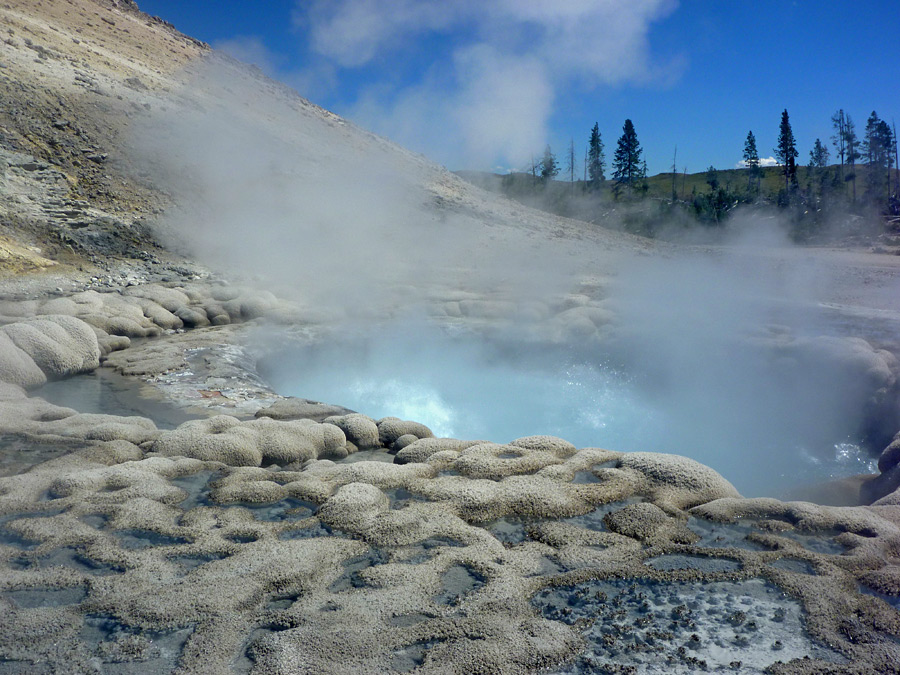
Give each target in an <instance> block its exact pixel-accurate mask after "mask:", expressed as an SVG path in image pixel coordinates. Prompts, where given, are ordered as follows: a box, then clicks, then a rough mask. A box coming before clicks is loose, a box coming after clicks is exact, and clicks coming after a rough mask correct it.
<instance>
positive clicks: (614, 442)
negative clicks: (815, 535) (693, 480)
mask: <svg viewBox="0 0 900 675" xmlns="http://www.w3.org/2000/svg"><path fill="white" fill-rule="evenodd" d="M419 337H420V339H419V340H417V339H416V338H415V337H412V336H410V337H407V336H393V337H392V338H391V339H388V340H375V341H354V340H348V341H346V342H337V343H335V342H332V343H329V344H319V345H316V346H310V347H307V348H303V349H301V350H299V351H296V352H291V353H282V354H280V355H278V356H277V357H274V358H271V359H269V360H267V361H264V363H263V370H264V371H266V372H265V374H266V375H267V377H268V378H269V380H270V382H271V383H272V385H273V387H274V388H275V389H276V390H277V391H279V393H282V394H284V395H292V396H298V397H301V398H311V399H316V400H321V401H326V402H328V403H336V404H339V405H343V406H346V407H348V408H351V409H354V410H357V411H359V412H362V413H364V414H367V415H369V416H370V417H373V418H375V419H378V418H380V417H384V416H396V417H401V418H403V419H411V420H416V421H419V422H423V423H425V424H427V425H428V426H429V427H431V429H432V430H433V431H434V433H435V435H436V436H448V437H455V438H465V439H483V440H489V441H494V442H499V443H506V442H509V441H512V440H514V439H516V438H519V437H522V436H528V435H533V434H551V435H555V436H559V437H561V438H564V439H566V440H568V441H570V442H572V443H574V444H575V445H576V446H578V447H604V448H608V449H611V450H617V451H623V452H633V451H652V452H669V453H676V454H682V455H686V456H688V457H692V458H694V459H697V460H698V461H700V462H702V463H704V464H707V465H709V466H711V467H713V468H715V469H716V470H718V471H719V472H720V473H722V474H723V475H724V476H725V477H726V478H728V479H729V480H730V481H731V482H732V483H734V485H735V486H736V487H737V488H738V489H739V490H740V491H741V492H742V493H743V494H745V495H747V496H754V495H770V496H776V495H782V494H783V493H784V492H785V491H786V490H789V489H790V488H792V487H797V486H801V485H809V484H811V483H816V482H823V481H828V480H832V479H834V478H840V477H845V476H849V475H853V474H859V473H870V472H874V470H875V468H874V463H873V458H872V457H871V456H870V455H869V453H867V451H866V450H864V449H862V448H861V447H860V445H859V443H858V442H856V440H855V439H854V438H852V437H851V434H852V433H853V432H854V429H853V428H852V425H850V424H847V425H843V426H842V425H840V424H831V425H829V424H826V423H824V422H823V421H822V420H829V421H834V420H833V419H831V418H833V417H834V416H833V415H831V409H830V408H829V407H828V405H826V404H827V403H829V402H828V401H825V402H823V406H824V407H823V409H822V410H821V419H819V418H816V417H815V416H811V415H808V414H806V413H805V411H804V414H803V415H797V416H794V415H792V413H793V412H794V411H795V410H796V408H797V406H796V405H795V406H794V407H793V408H792V407H791V406H790V405H789V403H790V398H789V393H790V392H789V393H788V394H785V393H784V392H776V391H771V392H768V393H769V394H770V395H767V390H766V389H765V383H764V384H763V385H762V386H763V388H762V389H760V390H753V391H751V392H746V391H740V392H738V393H739V396H738V397H737V399H736V400H727V393H726V392H723V391H722V389H721V388H719V387H716V388H709V389H708V390H706V389H703V390H702V391H701V392H700V394H699V395H698V393H697V392H696V391H694V392H686V393H685V395H684V396H683V397H680V396H678V395H677V394H676V395H674V396H673V395H672V394H671V392H668V393H666V394H665V395H660V393H659V391H657V390H656V389H655V388H654V387H653V386H650V384H652V383H649V382H648V381H647V379H646V378H645V377H641V376H638V375H635V374H632V373H629V372H626V371H625V370H623V369H622V368H620V367H617V366H614V365H612V364H611V362H609V361H604V360H601V359H591V358H589V357H585V355H584V354H577V353H576V352H575V351H574V350H552V351H551V350H544V351H535V350H529V351H528V353H525V352H524V351H523V350H521V349H509V348H508V346H504V347H500V346H498V345H491V344H483V343H478V344H476V342H475V341H474V340H469V339H448V338H446V337H443V338H435V337H434V336H433V335H432V336H429V337H428V339H421V336H419ZM426 343H427V346H426ZM773 387H774V385H773ZM701 389H702V388H701ZM750 398H755V399H757V400H755V401H754V402H753V404H751V403H750V402H749V399H750ZM810 405H811V404H810ZM832 407H833V406H832Z"/></svg>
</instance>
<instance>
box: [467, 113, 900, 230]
mask: <svg viewBox="0 0 900 675" xmlns="http://www.w3.org/2000/svg"><path fill="white" fill-rule="evenodd" d="M831 122H832V126H833V130H834V133H833V135H832V136H831V139H830V140H831V143H832V144H833V146H834V150H835V159H836V160H838V163H837V164H835V165H832V164H830V163H829V161H830V159H831V157H830V152H829V149H828V146H827V145H826V144H825V143H823V142H822V140H821V139H819V138H817V139H815V142H814V143H813V145H812V149H811V150H810V151H809V163H808V164H807V166H806V168H805V170H803V172H802V175H801V172H799V171H798V166H797V158H798V157H799V151H798V150H797V143H796V140H795V138H794V134H793V130H792V129H791V123H790V118H789V117H788V111H787V109H785V110H784V111H783V112H782V113H781V124H780V126H779V134H778V144H777V146H776V148H775V149H774V152H775V156H776V158H777V160H778V162H779V164H778V165H777V166H771V167H762V166H761V165H760V164H761V162H760V158H759V151H758V148H757V143H756V137H755V136H754V134H753V132H752V131H748V132H747V136H746V138H745V139H744V147H743V162H742V167H743V168H737V169H721V170H720V169H716V168H715V167H713V166H710V167H708V168H707V170H706V171H705V172H701V173H692V174H689V173H687V170H685V171H684V172H682V173H678V172H677V167H676V163H675V157H673V160H672V169H673V171H672V172H670V173H664V174H659V175H657V176H649V175H648V172H647V160H646V158H645V157H644V153H643V148H641V145H640V143H639V142H638V139H637V133H636V132H635V128H634V124H633V123H632V122H631V120H630V119H627V120H625V124H624V125H623V127H622V135H621V137H620V138H619V139H618V142H617V144H616V151H615V155H614V158H613V162H612V166H611V169H612V178H613V180H612V181H611V182H607V181H606V175H605V168H606V166H605V157H604V144H603V140H602V136H601V134H600V127H599V125H598V124H596V123H595V124H594V126H593V128H592V129H591V132H590V137H589V140H588V148H587V152H586V154H585V163H584V180H576V179H575V175H576V172H575V146H574V142H573V141H570V143H569V149H568V152H567V164H566V177H567V181H566V182H562V181H555V180H553V179H554V178H555V177H556V176H557V174H559V173H560V165H559V163H558V162H557V160H556V156H555V155H554V154H553V151H552V150H551V148H550V146H549V145H547V147H546V148H545V150H544V153H543V158H542V159H541V160H540V161H538V162H535V161H534V159H532V162H531V165H530V170H526V172H519V173H511V174H508V175H504V176H497V175H494V174H479V173H476V172H462V173H463V174H464V175H465V176H466V177H467V178H468V179H469V180H471V181H473V182H475V183H477V184H479V185H481V186H482V187H485V188H487V189H489V190H495V191H498V192H501V193H503V194H505V195H506V196H507V197H510V198H512V199H516V200H518V201H520V202H523V203H525V204H527V205H529V206H533V207H536V208H539V209H543V210H546V211H550V212H552V213H556V214H558V215H561V216H566V217H570V218H578V219H581V220H585V221H587V222H591V223H597V224H598V225H607V226H615V227H620V228H623V229H625V230H627V231H629V232H634V233H636V234H641V235H645V236H656V235H658V234H659V233H660V232H666V233H670V232H672V231H673V230H675V231H680V230H683V229H686V228H690V227H695V226H697V225H704V226H708V227H717V226H721V225H723V224H724V223H725V222H726V221H727V220H728V218H729V216H730V215H731V213H732V212H733V211H734V210H735V209H737V208H751V207H752V208H758V209H765V208H767V207H774V206H777V207H780V208H781V209H782V213H783V215H784V216H785V217H786V218H785V219H780V220H781V222H789V223H790V225H791V231H790V234H791V235H792V236H793V237H794V238H795V239H797V240H810V239H813V240H814V239H817V238H822V237H823V236H827V235H828V234H829V233H832V234H837V235H839V236H844V235H854V234H855V235H858V234H863V233H865V234H873V233H878V232H879V231H881V230H883V227H884V224H885V223H887V222H888V221H885V220H882V219H881V217H882V216H886V217H888V218H893V221H891V222H900V221H897V217H900V199H898V193H900V172H898V168H897V164H898V153H897V136H896V131H895V130H894V129H892V128H891V127H890V126H889V125H888V124H887V122H885V121H884V120H882V119H881V118H880V117H879V116H878V115H877V113H875V112H874V111H873V112H872V114H871V115H869V118H868V120H867V122H866V129H865V135H864V137H863V138H862V139H860V138H859V137H858V136H857V133H856V127H855V125H854V123H853V120H852V118H851V117H850V115H848V114H846V113H845V112H844V110H843V109H841V110H838V111H837V112H835V113H834V115H832V117H831ZM676 156H677V155H676ZM857 176H858V177H859V178H860V179H861V180H862V181H863V184H864V185H865V188H866V190H865V193H864V195H863V196H862V198H861V199H859V198H858V197H859V196H858V195H857V190H856V179H857ZM801 177H802V178H803V179H804V181H803V185H802V187H801V183H800V178H801ZM623 194H624V195H625V196H627V197H628V198H629V199H628V200H627V206H626V207H625V208H619V206H618V205H616V203H615V202H616V201H617V200H620V199H621V198H622V196H623ZM611 214H615V215H614V216H611ZM879 223H881V224H879Z"/></svg>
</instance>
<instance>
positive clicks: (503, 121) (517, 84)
mask: <svg viewBox="0 0 900 675" xmlns="http://www.w3.org/2000/svg"><path fill="white" fill-rule="evenodd" d="M676 5H677V3H676V2H675V0H638V1H635V2H629V3H627V4H624V3H621V2H616V1H614V0H605V1H598V0H590V1H588V0H572V1H570V2H563V3H545V2H539V1H537V0H526V1H521V0H520V1H513V0H502V1H499V2H491V3H484V2H475V1H474V0H462V1H460V2H453V3H434V2H430V1H429V0H402V1H400V2H396V3H392V5H391V7H390V10H389V11H385V7H384V5H383V3H378V2H375V0H339V1H337V2H335V1H332V0H327V1H326V0H319V1H317V2H312V3H302V4H301V5H298V9H297V11H296V12H295V20H296V23H297V25H298V26H299V27H300V28H302V29H303V30H305V31H306V33H307V34H308V36H309V43H310V45H311V48H312V50H313V51H314V52H316V53H317V54H318V55H320V57H321V58H322V59H323V60H324V61H325V62H327V63H330V64H336V65H337V66H338V67H340V68H359V67H364V66H366V65H367V64H369V63H370V62H372V61H374V60H376V59H381V58H390V57H392V56H394V57H396V56H397V55H402V54H403V53H404V52H405V50H409V49H413V48H414V46H417V47H418V48H419V49H420V50H421V49H422V48H423V45H424V46H426V47H428V48H429V49H434V50H435V51H434V52H433V53H431V52H429V55H428V56H423V55H422V54H421V53H420V52H416V54H415V56H414V58H416V59H423V58H426V59H428V58H430V59H431V61H430V65H429V67H428V68H427V69H426V72H425V75H424V76H423V77H422V79H421V80H420V81H416V82H413V83H412V84H408V83H404V84H397V83H395V82H391V81H388V80H383V81H378V82H374V83H372V84H371V85H370V86H369V87H368V88H367V89H366V90H365V91H364V92H363V93H362V95H361V96H360V97H359V99H358V100H357V101H356V102H355V103H354V104H353V105H352V108H351V110H350V111H349V114H348V116H349V117H351V118H352V119H355V120H357V121H359V122H360V123H361V124H363V125H364V126H366V127H367V128H370V129H372V130H374V131H376V132H379V133H383V134H385V135H387V136H389V137H391V138H393V139H394V140H396V141H398V142H399V143H401V144H402V145H405V146H407V147H411V148H413V149H416V150H419V151H422V152H425V153H426V154H429V155H430V156H440V157H444V158H447V159H446V161H447V163H448V164H451V165H452V164H454V163H457V164H464V165H467V166H490V165H491V164H492V163H494V162H496V161H503V162H505V163H509V164H513V165H521V164H522V163H523V161H524V160H525V159H526V158H527V157H528V154H529V153H530V152H532V151H533V150H534V148H535V147H540V145H541V144H542V143H543V142H545V141H546V139H547V137H548V134H547V124H548V120H549V119H550V116H551V115H552V113H553V102H554V98H555V92H556V91H557V88H558V87H559V86H561V85H566V86H567V85H569V84H571V83H573V82H577V83H578V84H579V85H580V86H583V87H587V88H591V87H595V86H598V85H615V84H621V83H624V82H638V83H647V82H651V81H656V82H660V81H667V80H671V79H672V78H674V77H677V76H678V74H679V73H680V72H681V69H682V67H683V63H682V62H681V61H680V60H678V59H675V60H673V61H672V62H669V63H666V64H662V65H660V64H657V63H656V62H655V61H654V58H653V56H652V54H651V50H650V46H649V42H648V37H647V36H648V31H649V29H650V26H651V25H652V23H653V22H655V21H658V20H660V19H662V18H664V17H666V16H668V15H669V14H670V13H671V12H672V11H673V10H674V9H675V7H676ZM448 36H452V39H448ZM441 38H443V39H444V41H443V42H442V40H441ZM444 44H450V45H452V46H449V47H444V46H442V45H444ZM312 67H321V66H312ZM298 81H299V80H298ZM304 93H309V92H304ZM448 139H454V140H453V141H452V142H451V141H448Z"/></svg>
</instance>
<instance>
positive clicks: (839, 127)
mask: <svg viewBox="0 0 900 675" xmlns="http://www.w3.org/2000/svg"><path fill="white" fill-rule="evenodd" d="M831 125H832V127H833V128H834V135H833V136H832V137H831V143H832V144H833V145H834V150H835V152H837V153H838V155H839V156H840V158H841V171H840V174H839V175H840V180H844V152H845V148H844V139H845V132H846V129H845V126H846V122H845V120H844V109H843V108H841V109H840V110H838V111H837V112H836V113H834V115H832V116H831Z"/></svg>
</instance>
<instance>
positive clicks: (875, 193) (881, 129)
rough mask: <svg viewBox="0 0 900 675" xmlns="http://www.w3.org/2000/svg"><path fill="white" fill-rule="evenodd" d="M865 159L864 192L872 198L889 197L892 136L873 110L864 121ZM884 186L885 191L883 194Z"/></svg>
mask: <svg viewBox="0 0 900 675" xmlns="http://www.w3.org/2000/svg"><path fill="white" fill-rule="evenodd" d="M861 147H862V152H863V156H864V157H865V159H866V164H867V170H866V191H867V193H868V195H869V196H870V197H872V198H875V199H879V198H880V196H881V195H885V196H887V197H890V187H891V166H892V165H893V163H894V161H893V160H894V135H893V133H892V132H891V128H890V127H889V126H888V124H887V122H885V121H884V120H882V119H879V117H878V114H877V113H876V112H875V111H874V110H873V111H872V114H871V115H869V119H868V120H867V121H866V135H865V137H864V138H863V142H862V145H861ZM885 186H887V191H886V192H885Z"/></svg>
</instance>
